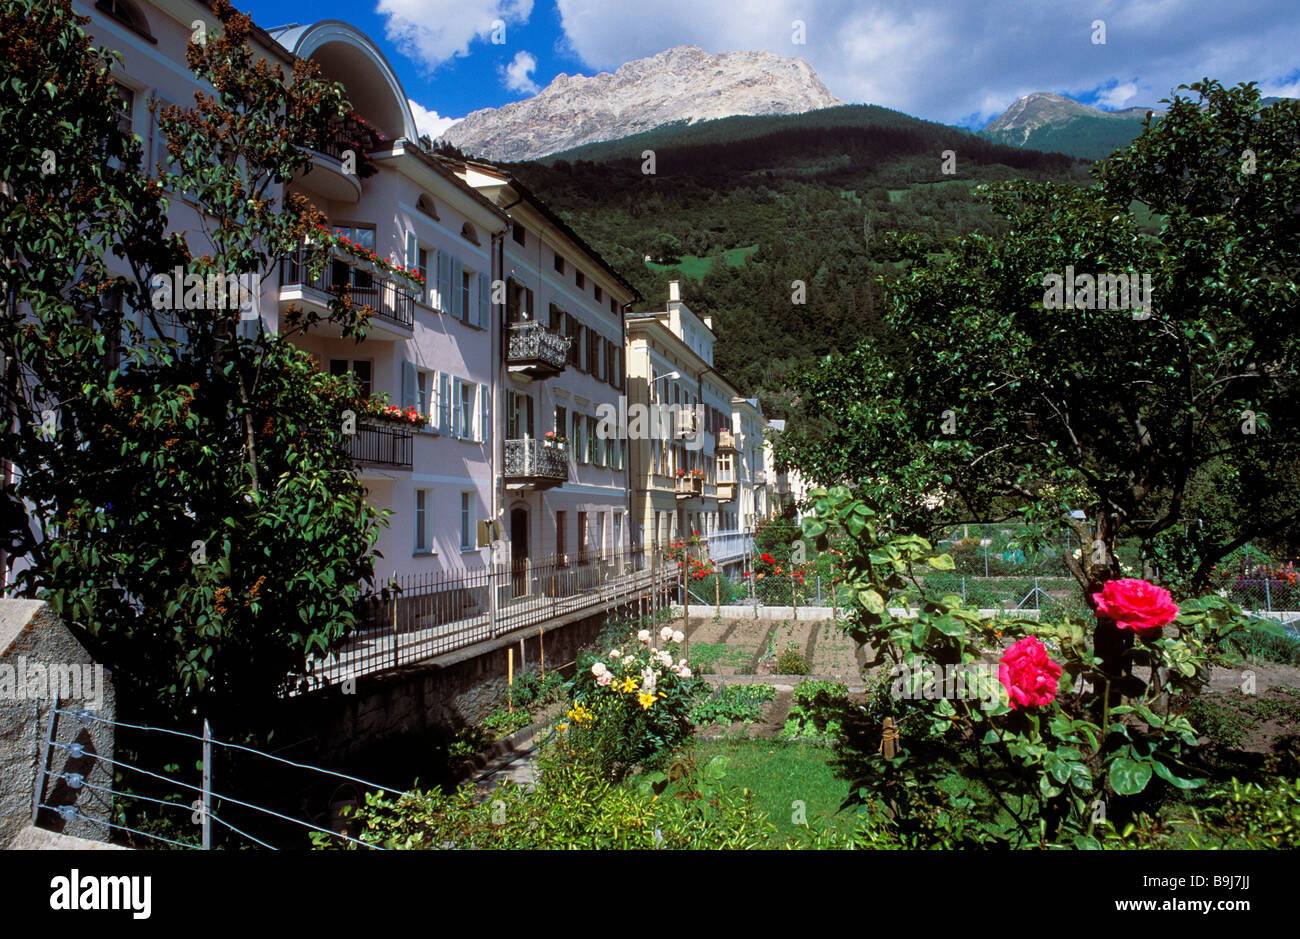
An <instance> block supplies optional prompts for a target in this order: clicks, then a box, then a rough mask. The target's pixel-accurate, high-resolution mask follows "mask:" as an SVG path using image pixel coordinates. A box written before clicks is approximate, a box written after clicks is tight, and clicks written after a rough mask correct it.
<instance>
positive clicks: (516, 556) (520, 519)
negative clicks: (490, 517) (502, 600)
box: [510, 509, 528, 597]
mask: <svg viewBox="0 0 1300 939" xmlns="http://www.w3.org/2000/svg"><path fill="white" fill-rule="evenodd" d="M510 564H511V579H510V583H511V588H510V595H511V597H522V596H523V595H524V594H526V593H527V592H528V510H527V509H511V510H510Z"/></svg>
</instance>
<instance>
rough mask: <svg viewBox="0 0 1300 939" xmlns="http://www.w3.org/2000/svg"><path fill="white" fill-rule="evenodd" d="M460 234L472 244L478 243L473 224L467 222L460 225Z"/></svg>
mask: <svg viewBox="0 0 1300 939" xmlns="http://www.w3.org/2000/svg"><path fill="white" fill-rule="evenodd" d="M460 236H461V237H462V238H464V239H465V240H466V241H468V242H469V243H470V244H472V245H476V244H478V232H477V231H475V230H474V226H473V225H471V224H470V223H469V222H466V223H465V224H464V225H462V226H461V228H460Z"/></svg>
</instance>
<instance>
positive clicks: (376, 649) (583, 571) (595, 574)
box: [307, 549, 678, 685]
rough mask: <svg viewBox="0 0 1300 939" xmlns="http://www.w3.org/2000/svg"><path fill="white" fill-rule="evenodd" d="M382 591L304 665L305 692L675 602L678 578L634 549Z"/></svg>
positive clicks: (404, 582) (435, 577)
mask: <svg viewBox="0 0 1300 939" xmlns="http://www.w3.org/2000/svg"><path fill="white" fill-rule="evenodd" d="M388 586H389V588H390V589H389V593H388V595H387V596H384V595H383V594H381V593H376V594H375V595H372V596H370V597H368V598H366V599H365V600H364V601H363V602H362V604H361V605H360V607H359V608H358V610H357V616H358V619H359V621H360V625H359V627H358V629H357V630H356V632H354V633H353V634H352V635H351V636H350V637H349V638H348V639H347V640H346V641H345V642H344V643H343V645H342V646H340V647H339V648H338V649H335V650H334V651H333V652H332V653H331V654H330V655H329V656H328V657H326V658H325V659H322V660H318V661H316V662H315V663H314V664H311V665H309V666H308V675H307V679H308V684H309V685H315V684H318V683H322V682H328V683H335V682H339V681H343V680H345V679H348V678H356V677H358V676H361V675H366V674H371V673H374V672H377V671H382V670H386V669H390V668H396V667H398V666H401V665H407V664H411V663H413V662H419V661H423V660H425V659H429V658H432V657H434V656H438V655H442V654H445V653H447V652H453V651H455V650H457V649H461V648H464V647H465V646H469V645H473V644H474V643H478V642H484V641H487V640H490V639H494V638H496V637H498V636H502V635H505V634H507V633H510V632H513V631H515V630H519V629H521V628H524V627H528V626H535V625H545V624H546V623H547V622H549V621H553V620H556V619H559V618H560V617H568V616H571V615H573V614H581V613H596V612H600V611H602V610H611V609H614V608H617V607H619V606H624V605H628V604H636V603H646V602H648V601H649V599H650V598H651V597H652V596H660V597H662V596H663V595H665V594H668V593H670V592H671V593H672V594H673V596H676V591H677V589H678V580H677V568H676V566H675V565H673V564H666V563H665V561H664V559H663V557H662V556H661V555H659V554H656V553H655V552H653V551H644V550H641V549H636V550H632V551H627V552H621V553H614V554H603V555H602V554H594V553H593V554H585V555H579V554H573V555H556V556H548V557H544V558H536V559H534V558H528V557H524V558H514V559H513V560H512V561H510V562H508V563H504V564H492V565H489V566H487V567H484V568H482V569H480V570H470V571H445V572H436V573H429V574H421V575H414V576H403V577H398V578H395V579H394V580H393V581H392V582H391V583H390V584H389V585H388ZM393 588H395V589H393Z"/></svg>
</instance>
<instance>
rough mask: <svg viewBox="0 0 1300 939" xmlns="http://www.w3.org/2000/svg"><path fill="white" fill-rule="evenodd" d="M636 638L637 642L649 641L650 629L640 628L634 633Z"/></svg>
mask: <svg viewBox="0 0 1300 939" xmlns="http://www.w3.org/2000/svg"><path fill="white" fill-rule="evenodd" d="M636 638H637V640H638V641H639V642H649V641H650V630H648V629H643V630H641V631H640V632H639V633H637V634H636Z"/></svg>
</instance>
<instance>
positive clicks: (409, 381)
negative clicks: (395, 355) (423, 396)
mask: <svg viewBox="0 0 1300 939" xmlns="http://www.w3.org/2000/svg"><path fill="white" fill-rule="evenodd" d="M417 403H418V395H417V392H416V382H415V366H414V365H412V364H411V363H410V362H403V363H402V407H403V408H413V407H415V406H416V405H417Z"/></svg>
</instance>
